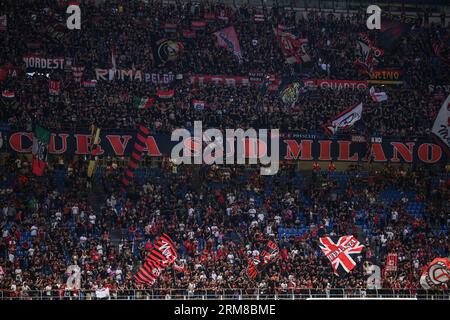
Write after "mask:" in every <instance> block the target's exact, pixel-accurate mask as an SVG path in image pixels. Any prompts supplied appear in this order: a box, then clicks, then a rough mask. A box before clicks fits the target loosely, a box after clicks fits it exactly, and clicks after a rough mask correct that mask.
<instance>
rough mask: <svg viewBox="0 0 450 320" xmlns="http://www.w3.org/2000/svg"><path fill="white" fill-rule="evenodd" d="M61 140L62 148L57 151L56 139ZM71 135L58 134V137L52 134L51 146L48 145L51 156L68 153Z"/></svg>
mask: <svg viewBox="0 0 450 320" xmlns="http://www.w3.org/2000/svg"><path fill="white" fill-rule="evenodd" d="M57 136H58V137H60V138H61V147H60V148H59V149H56V137H57ZM68 136H69V135H68V134H67V133H58V134H57V135H56V134H54V133H52V134H50V144H49V145H48V153H51V154H63V153H65V152H66V151H67V137H68Z"/></svg>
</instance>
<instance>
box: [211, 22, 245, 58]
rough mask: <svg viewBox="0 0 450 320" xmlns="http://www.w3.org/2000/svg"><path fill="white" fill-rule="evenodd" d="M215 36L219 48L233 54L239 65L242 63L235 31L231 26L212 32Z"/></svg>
mask: <svg viewBox="0 0 450 320" xmlns="http://www.w3.org/2000/svg"><path fill="white" fill-rule="evenodd" d="M214 35H215V36H216V40H217V44H218V45H219V47H222V48H226V49H227V50H229V51H231V52H233V54H234V55H235V56H236V57H237V58H238V60H239V63H242V52H241V45H240V44H239V39H238V37H237V34H236V30H235V29H234V27H233V26H231V27H228V28H225V29H222V30H219V31H217V32H214Z"/></svg>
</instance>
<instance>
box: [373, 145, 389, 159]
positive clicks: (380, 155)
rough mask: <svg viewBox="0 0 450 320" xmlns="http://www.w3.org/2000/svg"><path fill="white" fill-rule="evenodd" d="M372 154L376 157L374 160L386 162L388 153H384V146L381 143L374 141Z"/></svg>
mask: <svg viewBox="0 0 450 320" xmlns="http://www.w3.org/2000/svg"><path fill="white" fill-rule="evenodd" d="M371 153H372V156H373V157H374V161H377V162H386V161H387V159H386V155H385V154H384V150H383V147H382V146H381V143H372V151H371Z"/></svg>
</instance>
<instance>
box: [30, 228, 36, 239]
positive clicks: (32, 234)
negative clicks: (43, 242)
mask: <svg viewBox="0 0 450 320" xmlns="http://www.w3.org/2000/svg"><path fill="white" fill-rule="evenodd" d="M37 231H38V227H36V226H35V225H33V226H32V227H31V228H30V235H31V236H32V237H36V236H37Z"/></svg>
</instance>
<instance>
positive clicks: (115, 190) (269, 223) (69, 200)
mask: <svg viewBox="0 0 450 320" xmlns="http://www.w3.org/2000/svg"><path fill="white" fill-rule="evenodd" d="M85 170H86V161H84V160H82V159H80V160H78V161H71V162H67V161H66V162H64V160H62V159H60V160H55V161H52V162H51V164H50V167H49V168H48V172H47V174H46V175H45V176H43V177H38V178H37V177H35V176H34V175H32V174H31V173H30V164H29V162H27V160H26V158H23V159H17V158H15V157H10V158H9V159H8V160H6V162H5V165H4V166H2V171H1V190H0V191H1V198H2V201H1V214H0V226H1V231H2V235H1V238H0V267H1V269H0V270H1V274H0V288H1V289H2V290H4V294H10V295H14V294H16V295H17V294H22V295H26V294H27V292H28V293H30V292H31V291H32V290H43V291H44V292H48V294H50V293H51V292H52V293H53V295H54V294H55V292H58V294H63V293H64V292H65V291H64V289H65V288H66V282H67V278H68V276H69V275H68V274H67V271H68V266H70V265H78V266H79V267H80V268H81V288H82V289H84V290H87V291H89V290H91V291H92V290H94V291H95V289H97V288H102V287H109V288H111V290H113V291H114V290H130V289H145V287H141V286H139V285H137V284H136V282H135V281H133V279H132V275H133V274H134V273H135V272H136V271H137V268H138V267H139V265H140V263H142V262H143V260H144V259H145V256H146V253H148V251H149V250H151V248H152V243H153V241H154V240H155V239H156V238H157V237H158V235H159V234H161V233H162V232H166V233H168V234H170V235H171V237H172V239H173V240H174V242H175V243H176V245H177V250H178V260H177V265H179V266H183V271H179V270H174V269H173V268H168V269H167V270H165V271H164V272H162V274H161V276H160V278H159V279H158V281H157V282H156V283H155V284H154V285H153V288H162V289H165V290H167V292H169V291H170V290H176V289H179V290H184V291H183V292H184V293H189V292H190V293H193V292H194V291H195V290H202V289H204V290H206V289H208V290H212V291H213V292H214V291H218V292H221V290H223V289H245V290H248V292H249V293H251V292H254V291H252V290H256V289H259V290H260V293H274V292H277V293H286V292H294V291H295V290H296V289H305V288H312V289H326V288H349V289H350V288H351V289H354V288H361V289H364V288H366V287H367V284H366V280H367V277H368V275H367V273H366V271H365V266H367V263H369V264H376V265H379V266H380V268H381V269H382V270H383V276H382V286H383V287H384V288H402V289H405V288H420V285H419V278H420V275H421V272H422V269H423V267H424V266H425V265H426V264H427V263H429V262H430V261H431V260H432V259H434V258H436V257H446V256H448V254H449V244H450V242H449V239H448V226H449V219H448V209H449V208H448V205H449V204H448V196H449V194H448V181H449V180H448V176H445V175H442V174H441V173H440V172H441V171H440V170H437V169H431V170H430V169H429V168H421V167H420V168H416V169H412V168H410V167H408V168H406V167H405V168H399V167H395V168H394V167H390V166H386V167H384V168H378V169H372V170H369V171H365V170H362V169H360V168H358V167H357V166H355V167H353V168H351V169H349V170H348V171H347V172H346V176H347V177H348V178H349V179H348V181H347V183H344V184H342V183H341V182H339V181H336V180H335V179H334V178H333V177H334V176H333V174H334V173H335V172H334V171H327V170H323V171H319V172H318V173H317V174H316V175H314V176H311V175H310V173H308V172H306V173H305V172H299V171H296V170H295V169H294V167H293V166H291V165H287V164H286V165H284V167H283V168H282V171H281V172H280V173H279V174H278V175H276V176H273V177H267V176H266V177H264V176H260V175H259V172H258V171H254V170H251V169H250V168H244V167H235V168H232V167H229V168H227V167H203V168H201V170H200V172H196V171H193V169H192V167H184V168H183V167H178V168H176V169H175V168H174V167H173V166H172V165H171V163H170V162H163V164H162V166H161V167H159V168H151V169H147V172H148V173H149V174H150V175H148V174H147V175H146V174H145V172H146V170H145V169H144V168H143V169H141V171H140V172H141V173H139V172H138V173H137V176H138V178H139V179H137V180H136V181H135V183H134V184H133V186H131V187H130V188H129V189H127V190H126V192H125V193H124V191H123V190H122V188H121V184H120V179H121V177H122V176H123V170H122V169H121V168H119V167H118V166H117V164H116V163H114V162H111V163H110V164H109V165H108V166H106V167H103V168H99V169H98V171H97V174H96V176H95V179H94V180H93V181H90V180H88V179H87V178H86V175H85V172H86V171H85ZM93 182H94V183H93ZM386 192H387V193H393V192H398V193H399V197H398V198H396V199H391V200H389V198H386V195H385V194H386ZM412 203H422V204H423V206H424V207H423V212H421V213H420V214H417V212H410V211H409V209H408V208H409V205H410V204H412ZM286 228H287V229H295V230H300V231H301V232H299V233H297V234H285V232H284V231H283V230H284V229H286ZM343 234H353V235H355V236H356V237H358V238H359V239H360V241H361V243H363V244H364V246H365V247H366V250H365V251H364V252H363V254H362V255H361V256H360V257H359V258H358V261H357V262H358V265H357V267H356V268H355V269H354V270H353V271H352V272H351V273H349V274H348V275H347V276H345V277H337V276H336V275H334V274H333V271H332V268H331V265H330V262H329V261H328V259H327V258H326V257H325V256H324V255H323V253H322V252H321V251H320V249H319V247H318V238H319V237H321V236H324V235H330V236H333V235H343ZM269 239H273V240H274V241H275V242H276V243H277V245H278V246H279V248H280V256H279V258H278V260H277V261H276V263H273V264H272V265H270V266H269V267H268V268H267V269H266V270H264V271H263V272H262V273H261V274H260V275H259V276H258V277H257V278H256V279H255V280H252V279H250V278H249V277H248V276H247V271H246V268H247V259H248V258H250V257H251V256H252V255H258V254H259V253H260V250H261V247H262V245H263V244H265V243H266V242H267V241H268V240H269ZM393 252H395V253H397V254H398V271H397V272H392V273H385V272H384V268H385V263H386V256H387V254H388V253H393ZM52 290H53V291H52ZM292 290H294V291H292ZM162 292H165V291H164V290H163V291H162ZM245 292H247V291H245Z"/></svg>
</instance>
